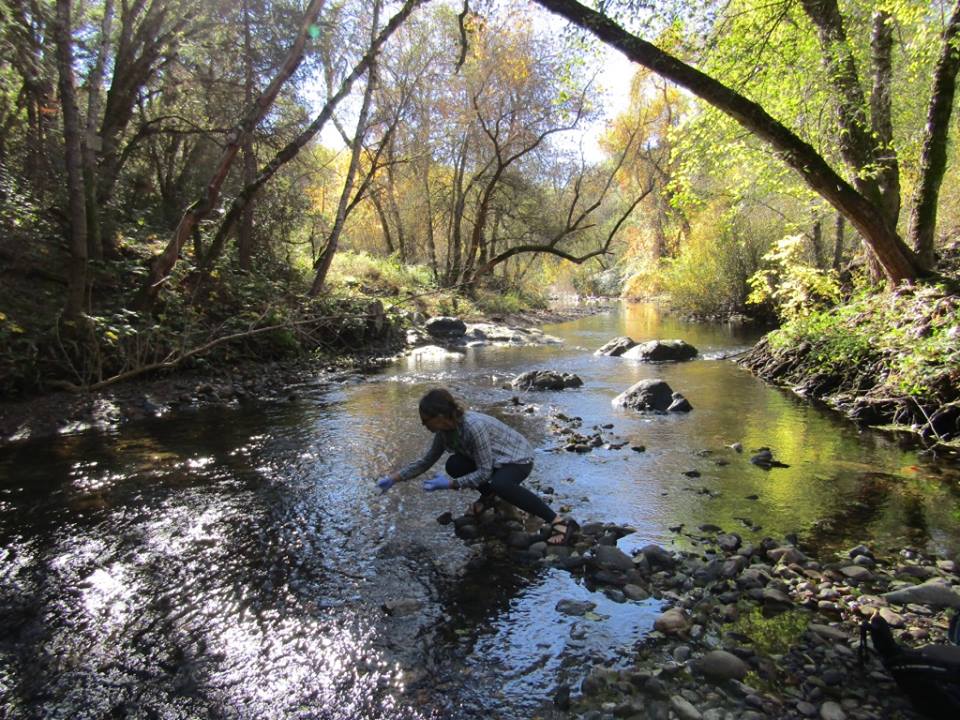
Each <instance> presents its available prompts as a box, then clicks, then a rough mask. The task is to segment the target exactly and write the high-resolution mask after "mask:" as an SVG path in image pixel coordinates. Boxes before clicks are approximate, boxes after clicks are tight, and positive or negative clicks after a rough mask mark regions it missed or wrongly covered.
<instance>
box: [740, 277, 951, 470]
mask: <svg viewBox="0 0 960 720" xmlns="http://www.w3.org/2000/svg"><path fill="white" fill-rule="evenodd" d="M740 362H741V364H742V365H743V366H744V367H746V368H748V369H749V370H750V371H751V372H753V373H755V374H756V375H757V376H758V377H760V378H762V379H764V380H766V381H767V382H770V383H773V384H775V385H779V386H782V387H787V388H789V389H791V390H792V391H793V392H795V393H796V394H797V395H800V396H801V397H804V398H808V399H811V400H816V401H820V402H823V403H825V404H827V405H828V406H830V407H832V408H834V409H835V410H838V411H839V412H841V413H843V414H844V415H846V416H847V417H849V418H850V419H851V420H853V421H855V422H856V423H858V424H860V425H863V426H871V427H884V428H887V429H892V430H896V431H903V432H907V433H910V434H912V435H914V436H915V437H916V438H917V439H918V440H919V441H920V442H921V443H923V444H924V445H926V446H928V447H932V448H934V449H935V450H937V451H940V452H945V453H948V454H951V455H953V456H954V457H956V454H957V451H958V450H960V297H958V296H957V295H956V294H955V293H953V292H952V291H950V290H948V289H947V288H945V287H943V286H939V285H926V286H904V287H900V288H898V289H896V290H895V291H892V292H885V293H876V292H875V293H866V294H862V295H860V296H858V297H854V298H851V299H850V300H849V301H848V302H846V303H844V304H843V305H839V306H837V307H834V308H830V309H827V310H822V311H819V312H812V313H811V314H810V315H807V316H802V317H798V318H795V319H793V320H792V321H790V322H788V323H786V324H785V325H784V326H783V327H782V328H781V329H779V330H775V331H773V332H771V333H769V334H767V335H766V336H764V337H763V338H762V339H761V340H760V342H758V343H757V344H756V345H755V346H754V347H753V348H752V349H751V350H750V351H749V352H748V353H747V354H746V355H745V356H744V357H743V358H742V359H741V361H740Z"/></svg>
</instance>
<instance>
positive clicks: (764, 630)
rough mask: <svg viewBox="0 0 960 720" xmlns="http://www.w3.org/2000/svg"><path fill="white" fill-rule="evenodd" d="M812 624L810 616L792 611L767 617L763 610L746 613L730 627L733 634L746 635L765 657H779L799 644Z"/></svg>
mask: <svg viewBox="0 0 960 720" xmlns="http://www.w3.org/2000/svg"><path fill="white" fill-rule="evenodd" d="M809 624H810V615H809V614H808V613H806V612H803V611H800V610H790V611H787V612H782V613H777V614H776V615H773V616H771V617H766V616H765V615H764V614H763V610H762V609H761V608H753V609H752V610H750V612H745V613H743V614H742V615H740V617H739V618H737V620H736V621H735V622H734V623H733V624H732V625H731V626H730V632H731V633H737V634H739V635H745V636H747V637H748V638H750V640H751V644H752V646H753V647H754V648H755V649H756V650H757V652H759V653H761V654H763V655H779V654H782V653H785V652H786V651H787V650H789V649H790V648H792V647H794V646H795V645H796V644H797V641H798V640H799V639H800V636H801V635H803V633H805V632H806V630H807V626H808V625H809Z"/></svg>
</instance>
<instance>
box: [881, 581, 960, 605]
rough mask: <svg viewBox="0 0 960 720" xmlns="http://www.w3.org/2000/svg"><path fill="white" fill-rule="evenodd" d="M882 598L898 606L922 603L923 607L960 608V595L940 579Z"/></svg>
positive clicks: (885, 594) (893, 592)
mask: <svg viewBox="0 0 960 720" xmlns="http://www.w3.org/2000/svg"><path fill="white" fill-rule="evenodd" d="M881 597H883V598H884V599H885V600H886V601H887V602H892V603H896V604H898V605H908V604H910V603H920V604H922V605H935V606H938V607H950V608H960V593H958V592H957V591H956V590H955V589H954V588H953V587H951V586H950V585H948V584H947V583H946V581H944V580H942V579H940V578H934V579H933V580H927V581H926V582H925V583H923V584H921V585H915V586H913V587H908V588H903V589H901V590H894V591H892V592H888V593H883V595H881Z"/></svg>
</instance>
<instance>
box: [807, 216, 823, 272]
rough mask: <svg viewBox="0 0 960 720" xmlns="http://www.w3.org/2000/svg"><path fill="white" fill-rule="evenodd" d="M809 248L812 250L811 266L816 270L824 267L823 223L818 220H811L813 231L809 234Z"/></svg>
mask: <svg viewBox="0 0 960 720" xmlns="http://www.w3.org/2000/svg"><path fill="white" fill-rule="evenodd" d="M810 247H811V248H812V250H813V264H814V266H816V267H817V268H822V267H823V266H824V260H823V222H822V221H821V220H820V218H814V219H813V229H812V230H811V233H810Z"/></svg>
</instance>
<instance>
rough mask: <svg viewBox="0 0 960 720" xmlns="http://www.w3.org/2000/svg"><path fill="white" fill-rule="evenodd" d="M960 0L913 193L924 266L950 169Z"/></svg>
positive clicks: (937, 75) (915, 233) (915, 237)
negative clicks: (950, 132)
mask: <svg viewBox="0 0 960 720" xmlns="http://www.w3.org/2000/svg"><path fill="white" fill-rule="evenodd" d="M958 34H960V2H957V3H956V4H955V5H954V6H953V14H952V15H951V16H950V24H949V25H947V29H946V30H945V31H944V34H943V49H942V50H941V53H940V58H939V60H938V61H937V66H936V69H935V70H934V73H933V91H932V93H931V96H930V106H929V107H928V108H927V127H926V131H925V134H924V138H923V149H922V150H921V152H920V182H918V183H917V187H916V190H915V192H914V195H913V210H912V212H911V213H910V230H909V238H910V241H911V243H912V244H913V249H914V250H915V251H916V252H917V254H918V255H919V256H920V262H921V263H923V265H924V266H925V267H928V268H929V267H932V266H933V263H934V246H933V240H934V234H935V231H936V227H937V201H938V200H939V197H940V186H941V185H942V184H943V176H944V173H945V172H946V169H947V135H948V133H949V130H950V115H951V113H952V111H953V96H954V94H955V92H956V82H957V70H958V67H960V50H958V48H957V37H958Z"/></svg>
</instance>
